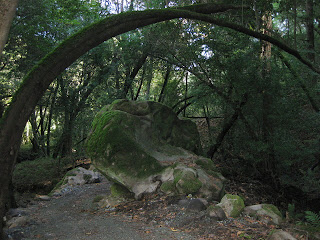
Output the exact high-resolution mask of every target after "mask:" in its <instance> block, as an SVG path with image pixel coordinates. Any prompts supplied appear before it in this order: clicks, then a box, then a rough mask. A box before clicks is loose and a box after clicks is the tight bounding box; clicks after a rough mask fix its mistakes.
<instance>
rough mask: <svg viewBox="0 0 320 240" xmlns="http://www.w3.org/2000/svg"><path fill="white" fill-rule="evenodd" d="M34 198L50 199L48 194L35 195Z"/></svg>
mask: <svg viewBox="0 0 320 240" xmlns="http://www.w3.org/2000/svg"><path fill="white" fill-rule="evenodd" d="M36 199H38V200H40V201H50V200H51V198H50V197H49V196H48V195H37V196H36Z"/></svg>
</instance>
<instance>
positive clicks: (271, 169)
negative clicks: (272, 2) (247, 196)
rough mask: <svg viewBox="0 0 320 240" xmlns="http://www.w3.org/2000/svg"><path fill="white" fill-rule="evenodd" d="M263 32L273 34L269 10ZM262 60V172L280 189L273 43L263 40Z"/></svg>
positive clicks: (264, 19)
mask: <svg viewBox="0 0 320 240" xmlns="http://www.w3.org/2000/svg"><path fill="white" fill-rule="evenodd" d="M262 22H263V33H264V34H266V35H271V29H272V16H271V12H269V11H267V12H265V14H264V15H263V18H262ZM260 57H261V60H262V62H263V67H262V70H261V76H262V79H263V80H264V82H265V83H264V86H265V88H264V89H263V90H264V91H263V93H262V139H263V142H264V144H265V145H266V146H267V148H266V150H265V152H264V156H263V161H264V166H263V169H261V170H262V172H264V173H265V176H264V180H266V181H268V182H270V183H271V184H272V186H273V187H274V188H275V189H279V187H280V186H279V181H278V176H277V173H276V158H275V152H274V142H273V135H274V128H273V121H272V117H271V115H272V110H271V108H272V104H273V101H274V100H273V94H274V93H273V89H272V82H271V77H270V72H271V63H270V61H271V43H269V42H265V41H262V49H261V55H260Z"/></svg>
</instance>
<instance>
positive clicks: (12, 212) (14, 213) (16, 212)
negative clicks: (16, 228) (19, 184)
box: [6, 208, 29, 219]
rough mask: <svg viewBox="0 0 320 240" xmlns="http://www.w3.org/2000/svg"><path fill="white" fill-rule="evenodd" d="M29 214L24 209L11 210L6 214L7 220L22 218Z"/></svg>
mask: <svg viewBox="0 0 320 240" xmlns="http://www.w3.org/2000/svg"><path fill="white" fill-rule="evenodd" d="M28 214H29V211H28V210H26V209H22V208H10V209H9V210H8V212H7V214H6V216H7V219H11V218H13V217H21V216H26V215H28Z"/></svg>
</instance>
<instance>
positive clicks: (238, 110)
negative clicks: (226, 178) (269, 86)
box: [207, 94, 248, 159]
mask: <svg viewBox="0 0 320 240" xmlns="http://www.w3.org/2000/svg"><path fill="white" fill-rule="evenodd" d="M247 101H248V96H247V94H245V95H244V96H243V100H242V102H241V103H240V104H239V106H238V107H237V108H236V110H235V111H234V113H233V115H232V117H231V118H230V119H229V120H228V121H225V123H224V124H223V127H222V131H221V132H220V133H219V135H218V136H217V139H216V143H215V144H214V145H213V146H211V147H210V149H209V151H208V152H207V156H208V157H210V158H211V159H213V157H214V154H215V153H216V152H217V151H218V149H219V147H220V146H221V144H222V142H223V139H224V137H225V136H226V135H227V133H228V132H229V130H230V129H231V127H232V126H233V125H234V124H235V123H236V121H237V119H238V118H239V114H240V113H241V111H242V108H243V106H244V105H245V104H246V102H247Z"/></svg>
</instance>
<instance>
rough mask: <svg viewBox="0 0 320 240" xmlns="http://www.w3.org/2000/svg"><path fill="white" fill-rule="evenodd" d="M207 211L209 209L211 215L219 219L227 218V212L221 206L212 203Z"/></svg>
mask: <svg viewBox="0 0 320 240" xmlns="http://www.w3.org/2000/svg"><path fill="white" fill-rule="evenodd" d="M207 211H208V214H209V217H211V218H213V219H215V220H217V221H222V220H224V219H226V218H227V216H226V213H225V212H224V211H223V209H222V208H221V207H219V206H214V205H212V206H210V207H208V209H207Z"/></svg>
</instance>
